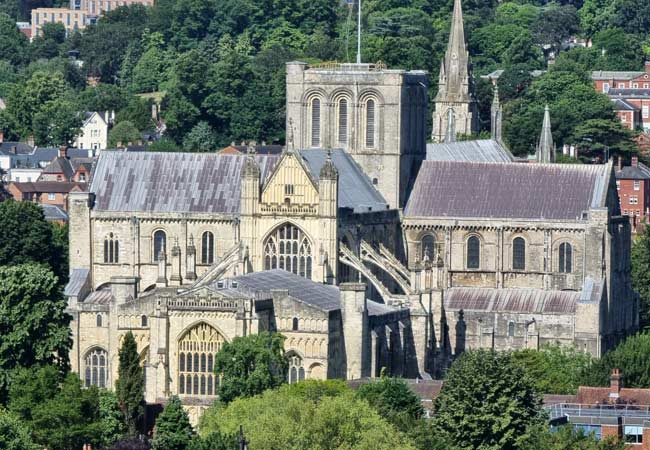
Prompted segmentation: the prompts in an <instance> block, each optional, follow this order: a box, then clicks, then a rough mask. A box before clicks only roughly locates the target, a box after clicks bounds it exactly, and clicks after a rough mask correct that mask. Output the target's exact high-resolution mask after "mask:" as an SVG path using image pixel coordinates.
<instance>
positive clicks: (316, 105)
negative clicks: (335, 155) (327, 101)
mask: <svg viewBox="0 0 650 450" xmlns="http://www.w3.org/2000/svg"><path fill="white" fill-rule="evenodd" d="M310 113H311V146H312V147H320V122H321V121H320V99H319V98H318V97H316V98H313V99H312V100H311V105H310Z"/></svg>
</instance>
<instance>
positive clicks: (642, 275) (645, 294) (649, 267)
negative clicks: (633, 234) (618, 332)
mask: <svg viewBox="0 0 650 450" xmlns="http://www.w3.org/2000/svg"><path fill="white" fill-rule="evenodd" d="M631 265H632V273H631V276H632V287H633V288H634V290H635V291H637V292H638V293H639V326H640V328H641V329H648V327H650V226H646V227H645V228H644V229H643V234H642V235H641V236H638V237H637V239H636V240H635V242H634V244H633V245H632V255H631Z"/></svg>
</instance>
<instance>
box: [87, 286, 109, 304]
mask: <svg viewBox="0 0 650 450" xmlns="http://www.w3.org/2000/svg"><path fill="white" fill-rule="evenodd" d="M112 299H113V293H112V292H111V290H110V288H109V289H100V290H98V291H94V292H92V293H90V295H88V297H86V298H85V299H84V303H86V304H95V305H107V304H109V303H110V302H111V300H112Z"/></svg>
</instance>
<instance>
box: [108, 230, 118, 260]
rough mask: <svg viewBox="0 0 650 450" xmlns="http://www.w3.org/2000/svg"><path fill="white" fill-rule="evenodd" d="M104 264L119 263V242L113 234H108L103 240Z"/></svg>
mask: <svg viewBox="0 0 650 450" xmlns="http://www.w3.org/2000/svg"><path fill="white" fill-rule="evenodd" d="M104 262H105V263H107V264H116V263H118V262H120V242H119V241H118V240H117V236H114V235H113V233H109V234H108V236H106V237H105V238H104Z"/></svg>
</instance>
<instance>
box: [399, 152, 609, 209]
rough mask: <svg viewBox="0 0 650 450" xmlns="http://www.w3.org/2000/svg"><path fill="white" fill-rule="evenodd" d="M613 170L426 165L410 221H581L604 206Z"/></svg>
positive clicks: (603, 167)
mask: <svg viewBox="0 0 650 450" xmlns="http://www.w3.org/2000/svg"><path fill="white" fill-rule="evenodd" d="M610 170H611V166H610V165H609V164H605V165H571V164H520V163H471V162H449V161H424V162H423V163H422V167H421V168H420V171H419V173H418V175H417V178H416V180H415V185H414V188H413V191H412V193H411V195H410V197H409V200H408V203H407V205H406V208H405V211H404V215H405V216H406V217H411V218H414V217H440V218H494V219H496V218H502V219H505V218H510V219H545V220H577V219H580V218H581V216H582V212H583V211H587V210H589V208H591V207H594V208H597V207H602V206H604V199H605V196H606V191H607V186H606V182H607V180H608V174H609V171H610Z"/></svg>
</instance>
